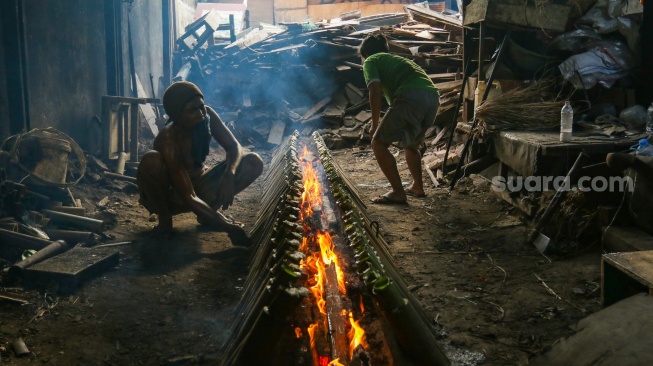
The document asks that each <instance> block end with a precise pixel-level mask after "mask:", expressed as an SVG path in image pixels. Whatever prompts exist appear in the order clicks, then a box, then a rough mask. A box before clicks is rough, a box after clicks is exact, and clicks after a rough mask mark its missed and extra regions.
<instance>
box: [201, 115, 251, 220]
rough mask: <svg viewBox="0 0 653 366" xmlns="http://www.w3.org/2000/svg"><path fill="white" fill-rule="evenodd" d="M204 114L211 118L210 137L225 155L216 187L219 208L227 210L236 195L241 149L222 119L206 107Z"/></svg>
mask: <svg viewBox="0 0 653 366" xmlns="http://www.w3.org/2000/svg"><path fill="white" fill-rule="evenodd" d="M206 112H207V113H208V115H209V117H211V122H210V123H211V124H210V126H211V135H213V138H214V139H215V140H216V141H217V142H218V144H220V146H222V147H223V148H224V150H225V152H226V153H227V157H226V159H227V160H226V161H227V169H226V171H225V173H224V175H223V176H222V179H221V180H220V184H219V186H218V199H219V202H220V206H221V207H222V208H223V209H227V208H229V206H231V204H232V203H233V202H234V195H235V194H236V191H235V178H236V169H238V165H239V164H240V160H241V158H242V156H243V154H242V148H241V146H240V143H239V142H238V140H236V137H234V135H233V133H231V131H230V130H229V129H228V128H227V126H226V125H225V124H224V122H223V121H222V119H220V116H218V114H217V113H216V111H214V110H213V108H211V107H209V106H207V107H206Z"/></svg>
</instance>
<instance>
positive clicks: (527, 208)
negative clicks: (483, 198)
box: [492, 189, 537, 217]
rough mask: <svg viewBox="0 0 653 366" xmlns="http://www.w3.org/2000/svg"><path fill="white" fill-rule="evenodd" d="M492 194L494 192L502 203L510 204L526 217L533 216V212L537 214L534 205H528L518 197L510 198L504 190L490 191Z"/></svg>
mask: <svg viewBox="0 0 653 366" xmlns="http://www.w3.org/2000/svg"><path fill="white" fill-rule="evenodd" d="M492 192H494V193H495V194H496V195H497V196H499V197H500V198H501V199H503V200H504V201H506V202H508V203H510V204H511V205H513V206H514V207H516V208H518V209H519V210H521V211H522V212H523V213H524V214H526V216H528V217H533V216H535V212H537V207H536V206H535V205H533V204H530V203H528V202H527V201H526V200H522V199H520V197H511V196H510V192H508V190H506V189H504V190H494V189H492Z"/></svg>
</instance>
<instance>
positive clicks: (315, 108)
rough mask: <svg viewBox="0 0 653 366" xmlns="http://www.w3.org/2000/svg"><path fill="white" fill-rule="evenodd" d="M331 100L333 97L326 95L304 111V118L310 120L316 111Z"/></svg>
mask: <svg viewBox="0 0 653 366" xmlns="http://www.w3.org/2000/svg"><path fill="white" fill-rule="evenodd" d="M330 101H331V97H326V98H324V99H322V100H321V101H319V102H317V103H316V104H315V105H314V106H313V107H311V109H309V110H307V111H306V113H304V116H302V119H303V120H308V119H309V118H311V116H313V115H314V114H315V113H317V112H318V111H319V110H320V109H322V108H324V106H325V105H327V103H329V102H330Z"/></svg>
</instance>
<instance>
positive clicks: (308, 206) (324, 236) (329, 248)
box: [295, 145, 365, 366]
mask: <svg viewBox="0 0 653 366" xmlns="http://www.w3.org/2000/svg"><path fill="white" fill-rule="evenodd" d="M301 156H302V158H304V157H308V156H310V152H309V151H308V147H307V146H306V145H304V147H303V148H302V155H301ZM308 160H312V159H305V160H303V161H302V173H303V185H304V190H303V192H302V198H301V206H300V219H301V221H302V222H303V223H304V225H305V229H306V231H305V236H304V237H303V238H302V243H301V245H300V248H299V249H300V250H301V251H302V252H304V253H306V254H307V257H306V259H305V260H304V261H302V266H303V267H302V268H304V269H306V270H307V271H308V272H309V273H312V274H313V277H312V278H311V279H310V280H309V284H307V287H309V290H310V291H311V293H312V294H313V297H314V298H315V302H316V304H317V307H318V309H319V311H320V313H322V314H324V315H326V314H327V309H326V299H325V297H324V296H325V294H324V291H325V282H326V278H327V272H326V268H327V267H330V266H334V269H335V272H336V278H337V281H338V290H339V291H340V293H342V294H346V293H347V291H346V286H345V274H344V272H343V271H342V269H341V267H340V263H339V260H338V256H337V255H336V253H335V251H334V243H333V239H332V237H331V235H330V234H329V233H328V232H322V231H318V232H317V233H316V234H315V236H312V235H308V236H307V235H306V233H309V232H310V231H311V230H310V228H308V227H306V226H307V224H308V223H307V221H306V219H307V218H309V217H311V216H312V215H313V212H314V211H315V210H316V209H319V208H321V206H322V190H321V187H320V181H319V180H318V177H317V174H316V171H315V169H313V164H312V162H311V161H308ZM322 214H323V215H324V213H322ZM316 244H317V245H319V251H314V252H313V253H310V252H311V251H312V250H313V249H311V248H315V245H316ZM309 253H310V254H309ZM360 308H361V312H363V311H364V307H363V299H362V297H361V299H360ZM347 314H349V323H350V324H351V330H350V331H349V333H348V338H349V340H350V345H349V353H350V358H351V357H352V355H353V354H354V350H355V349H356V348H357V347H358V346H363V347H365V344H364V342H365V341H364V337H365V331H364V330H363V328H361V327H360V326H359V324H358V322H356V321H354V319H353V314H352V313H351V312H348V311H347V310H346V309H342V311H341V315H342V316H347ZM324 321H325V322H326V318H324ZM317 326H318V323H315V324H311V325H309V326H308V328H307V332H308V334H309V337H310V343H311V349H312V350H313V351H314V352H315V347H316V341H315V333H316V328H317ZM295 334H296V335H297V336H298V337H299V336H300V335H301V329H299V328H297V329H295ZM316 355H317V354H316ZM317 357H318V360H317V363H318V365H319V366H344V365H343V364H342V363H340V361H339V359H335V360H332V361H330V362H329V357H326V356H317ZM345 361H346V360H345Z"/></svg>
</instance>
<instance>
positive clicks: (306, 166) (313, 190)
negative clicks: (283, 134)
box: [302, 146, 322, 218]
mask: <svg viewBox="0 0 653 366" xmlns="http://www.w3.org/2000/svg"><path fill="white" fill-rule="evenodd" d="M308 155H309V152H308V148H307V147H306V146H304V148H303V149H302V157H304V156H308ZM302 172H303V183H304V192H302V208H303V209H304V211H303V212H302V213H303V217H302V218H306V217H310V216H311V215H313V209H314V208H315V207H318V206H321V205H322V195H321V194H322V190H321V189H320V181H319V180H318V179H317V174H316V173H315V169H313V164H312V163H311V162H310V161H307V162H304V163H302Z"/></svg>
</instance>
